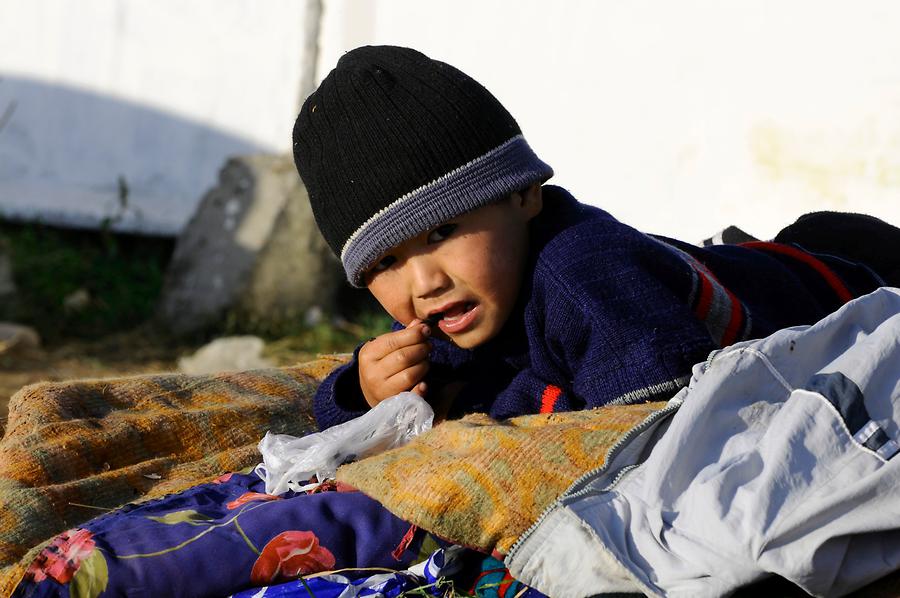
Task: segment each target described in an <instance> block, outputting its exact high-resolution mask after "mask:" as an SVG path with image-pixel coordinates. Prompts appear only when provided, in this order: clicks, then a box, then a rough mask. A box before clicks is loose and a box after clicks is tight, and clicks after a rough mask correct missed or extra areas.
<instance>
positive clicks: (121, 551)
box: [13, 473, 539, 598]
mask: <svg viewBox="0 0 900 598" xmlns="http://www.w3.org/2000/svg"><path fill="white" fill-rule="evenodd" d="M451 551H452V554H453V555H454V559H453V560H454V562H453V563H452V566H448V565H450V564H449V563H446V562H444V561H443V558H444V557H446V552H445V550H444V548H441V547H439V546H438V542H437V541H436V540H435V538H433V537H432V536H430V535H429V534H427V533H425V532H423V531H422V530H418V529H417V528H415V527H413V526H410V524H409V523H406V522H404V521H402V520H400V519H398V518H397V517H395V516H393V515H391V514H390V512H388V511H387V510H386V509H384V508H383V507H381V506H380V505H379V504H378V503H376V502H375V501H374V500H372V499H370V498H368V497H367V496H365V495H364V494H362V493H360V492H358V491H355V490H353V489H348V488H344V487H341V486H340V485H335V484H331V485H329V486H328V487H326V488H325V489H324V491H323V490H320V491H318V492H314V493H311V494H294V493H290V492H289V493H287V494H285V495H283V496H279V497H276V496H271V495H268V494H265V488H264V483H263V481H262V480H260V479H259V478H258V477H257V476H256V475H255V474H252V473H251V474H239V473H235V474H226V475H223V476H222V477H220V478H219V479H217V480H215V481H214V482H211V483H207V484H200V485H198V486H195V487H193V488H190V489H189V490H186V491H184V492H182V493H180V494H173V495H169V496H166V497H164V498H161V499H156V500H152V501H148V502H145V503H142V504H138V505H127V506H125V507H123V508H122V509H118V510H116V511H112V512H110V513H107V514H104V515H101V516H99V517H96V518H95V519H92V520H90V521H88V522H86V523H83V524H82V525H80V526H78V527H76V528H73V529H70V530H68V531H65V532H63V533H61V534H59V535H58V536H57V537H56V538H55V539H54V540H53V541H52V542H51V543H49V544H48V545H46V546H45V547H44V548H43V550H42V551H41V552H40V554H38V556H37V557H36V558H35V560H34V561H33V562H32V563H31V565H30V566H29V567H28V569H27V572H26V574H25V578H24V580H23V581H22V582H21V583H20V584H19V585H18V587H17V588H16V590H15V593H14V594H13V595H14V596H16V597H26V596H27V597H46V596H77V597H79V598H96V597H98V596H226V595H240V596H309V595H310V594H312V595H314V596H330V595H333V596H339V595H340V596H366V595H371V596H399V595H401V594H403V593H404V592H407V593H408V592H410V591H413V590H416V589H419V590H422V591H430V592H431V593H433V594H435V595H443V594H445V593H447V591H448V590H449V588H450V587H452V584H453V583H454V582H455V583H456V584H461V585H463V586H465V588H466V589H465V591H467V592H473V593H475V594H476V595H481V596H507V595H508V596H515V595H522V594H520V592H521V591H523V590H524V591H525V592H529V590H528V589H527V588H523V587H522V586H521V585H520V584H518V582H516V581H515V580H513V579H511V578H510V577H509V574H508V572H506V570H505V569H504V568H503V566H502V564H501V563H499V561H496V560H494V559H491V558H490V557H488V556H486V555H480V554H478V553H474V552H472V551H461V550H458V549H456V550H454V549H451ZM429 556H430V557H431V558H429ZM435 557H441V558H435ZM418 562H425V563H426V564H425V565H424V566H423V567H421V568H420V569H421V570H419V571H417V572H412V571H407V570H406V569H407V568H408V567H409V566H410V565H411V564H413V563H418ZM459 587H460V585H457V588H459ZM510 592H511V593H510ZM530 592H531V594H530V595H539V594H536V593H535V592H533V591H530Z"/></svg>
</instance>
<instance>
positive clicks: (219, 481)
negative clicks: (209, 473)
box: [212, 473, 234, 484]
mask: <svg viewBox="0 0 900 598" xmlns="http://www.w3.org/2000/svg"><path fill="white" fill-rule="evenodd" d="M233 475H234V473H223V474H222V475H220V476H219V477H217V478H216V479H214V480H213V481H212V483H213V484H224V483H225V482H227V481H228V480H230V479H231V476H233Z"/></svg>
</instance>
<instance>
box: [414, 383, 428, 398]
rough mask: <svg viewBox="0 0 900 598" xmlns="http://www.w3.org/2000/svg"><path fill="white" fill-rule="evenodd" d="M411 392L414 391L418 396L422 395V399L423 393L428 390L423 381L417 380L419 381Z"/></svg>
mask: <svg viewBox="0 0 900 598" xmlns="http://www.w3.org/2000/svg"><path fill="white" fill-rule="evenodd" d="M412 392H414V393H416V394H417V395H419V396H420V397H422V398H423V399H424V398H425V393H426V392H428V385H427V384H425V383H424V382H419V383H418V384H416V386H415V387H414V388H413V389H412Z"/></svg>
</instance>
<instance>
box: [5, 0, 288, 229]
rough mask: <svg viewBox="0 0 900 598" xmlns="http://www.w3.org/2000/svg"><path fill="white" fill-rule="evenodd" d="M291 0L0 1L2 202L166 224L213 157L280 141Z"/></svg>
mask: <svg viewBox="0 0 900 598" xmlns="http://www.w3.org/2000/svg"><path fill="white" fill-rule="evenodd" d="M303 16H304V3H303V2H302V1H300V0H266V2H256V1H254V0H190V1H189V2H182V1H180V0H153V1H149V0H146V1H144V0H140V1H138V0H131V1H127V0H118V1H116V0H79V1H78V2H70V1H66V0H2V1H0V115H2V114H3V113H4V111H5V110H6V109H7V108H9V107H12V108H13V110H12V112H11V114H10V116H9V119H8V122H7V123H6V125H5V126H3V128H2V129H0V213H3V214H7V215H18V216H22V217H28V216H39V217H41V218H43V219H44V220H47V221H51V222H66V223H69V224H76V225H84V226H96V225H97V223H99V222H100V220H101V219H102V218H103V217H104V216H114V215H116V214H117V213H118V210H119V208H118V195H119V191H118V189H119V185H118V179H119V177H120V176H121V177H122V178H123V179H124V181H125V183H126V185H127V186H128V190H129V193H128V210H127V212H126V213H125V215H124V218H123V220H122V221H121V222H120V223H119V228H121V229H126V230H140V231H144V232H152V233H164V234H172V233H176V232H177V231H178V230H180V229H181V227H182V226H183V225H184V223H185V222H186V221H187V219H188V218H189V217H190V215H191V213H192V212H193V209H194V207H195V205H196V203H197V202H198V201H199V199H200V198H201V197H202V195H203V193H204V192H205V191H206V190H207V189H208V188H209V187H210V186H211V185H212V184H214V183H215V181H216V177H217V172H218V170H219V168H220V167H221V166H222V164H223V162H224V160H225V158H226V157H227V156H229V155H232V154H236V153H246V152H255V151H272V152H287V151H289V149H290V130H291V126H292V124H293V119H294V117H295V115H296V110H297V107H298V106H299V97H298V94H299V92H298V86H299V80H300V72H299V69H300V65H301V45H302V40H301V36H302V32H303Z"/></svg>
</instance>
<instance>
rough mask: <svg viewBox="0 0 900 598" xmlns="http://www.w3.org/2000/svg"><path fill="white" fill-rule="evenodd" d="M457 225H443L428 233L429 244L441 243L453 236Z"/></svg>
mask: <svg viewBox="0 0 900 598" xmlns="http://www.w3.org/2000/svg"><path fill="white" fill-rule="evenodd" d="M456 227H457V225H456V224H452V223H451V224H442V225H441V226H439V227H437V228H436V229H434V230H433V231H431V232H430V233H428V242H429V243H437V242H439V241H443V240H444V239H446V238H447V237H449V236H450V235H452V234H453V231H455V230H456Z"/></svg>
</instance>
